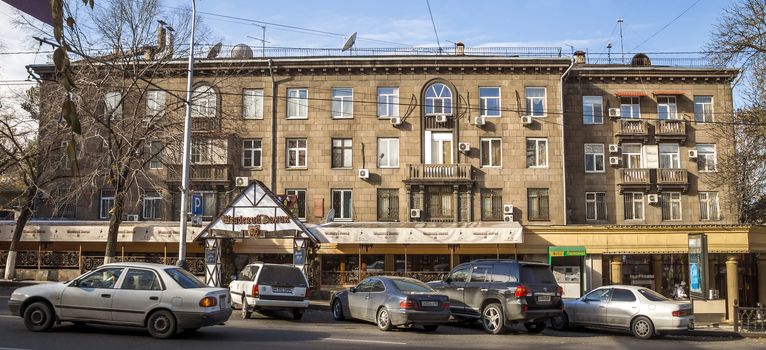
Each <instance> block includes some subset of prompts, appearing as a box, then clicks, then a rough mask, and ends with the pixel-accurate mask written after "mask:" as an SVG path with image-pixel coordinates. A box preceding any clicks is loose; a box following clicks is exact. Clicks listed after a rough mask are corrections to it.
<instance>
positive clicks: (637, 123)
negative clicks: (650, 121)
mask: <svg viewBox="0 0 766 350" xmlns="http://www.w3.org/2000/svg"><path fill="white" fill-rule="evenodd" d="M617 137H618V138H619V139H620V140H626V139H643V140H645V141H648V139H649V128H648V127H647V123H646V121H645V120H640V119H620V131H619V132H618V133H617Z"/></svg>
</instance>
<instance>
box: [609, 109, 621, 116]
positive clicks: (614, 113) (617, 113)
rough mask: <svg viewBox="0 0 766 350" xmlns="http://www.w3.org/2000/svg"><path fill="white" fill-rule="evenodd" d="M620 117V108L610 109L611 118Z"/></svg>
mask: <svg viewBox="0 0 766 350" xmlns="http://www.w3.org/2000/svg"><path fill="white" fill-rule="evenodd" d="M619 117H620V109H619V108H609V118H619Z"/></svg>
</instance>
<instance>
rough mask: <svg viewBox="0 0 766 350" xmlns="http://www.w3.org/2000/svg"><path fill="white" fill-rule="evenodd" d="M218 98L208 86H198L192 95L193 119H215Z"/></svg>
mask: <svg viewBox="0 0 766 350" xmlns="http://www.w3.org/2000/svg"><path fill="white" fill-rule="evenodd" d="M217 105H218V98H217V96H216V93H215V90H213V87H212V86H210V85H200V86H198V87H196V88H194V92H193V93H192V114H191V116H192V117H194V118H215V117H216V115H217V113H216V108H217Z"/></svg>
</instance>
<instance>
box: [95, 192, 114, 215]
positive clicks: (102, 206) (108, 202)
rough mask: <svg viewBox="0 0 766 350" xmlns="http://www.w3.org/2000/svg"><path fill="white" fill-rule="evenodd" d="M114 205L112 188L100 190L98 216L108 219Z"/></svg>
mask: <svg viewBox="0 0 766 350" xmlns="http://www.w3.org/2000/svg"><path fill="white" fill-rule="evenodd" d="M112 207H114V190H101V197H100V198H99V207H98V218H99V219H108V218H109V216H110V214H111V213H110V212H111V211H112Z"/></svg>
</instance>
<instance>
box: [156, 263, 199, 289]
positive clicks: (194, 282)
mask: <svg viewBox="0 0 766 350" xmlns="http://www.w3.org/2000/svg"><path fill="white" fill-rule="evenodd" d="M165 272H166V273H167V274H168V275H170V277H171V278H172V279H173V280H174V281H176V283H178V285H180V286H181V287H183V288H187V289H188V288H204V287H207V285H205V284H204V283H202V281H200V280H199V279H197V277H195V276H194V275H192V274H191V273H189V271H186V270H184V269H179V268H174V269H165Z"/></svg>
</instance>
